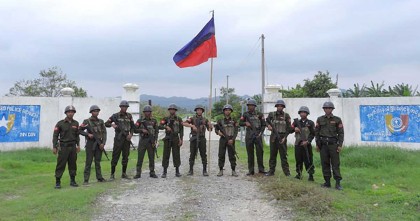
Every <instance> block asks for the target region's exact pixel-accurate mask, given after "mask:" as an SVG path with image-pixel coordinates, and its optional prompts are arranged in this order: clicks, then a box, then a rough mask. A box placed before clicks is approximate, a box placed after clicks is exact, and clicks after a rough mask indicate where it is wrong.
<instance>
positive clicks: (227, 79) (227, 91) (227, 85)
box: [226, 75, 229, 104]
mask: <svg viewBox="0 0 420 221" xmlns="http://www.w3.org/2000/svg"><path fill="white" fill-rule="evenodd" d="M226 104H229V75H226Z"/></svg>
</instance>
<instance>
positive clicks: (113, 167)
mask: <svg viewBox="0 0 420 221" xmlns="http://www.w3.org/2000/svg"><path fill="white" fill-rule="evenodd" d="M114 174H115V166H111V176H110V177H109V181H114V180H115V175H114Z"/></svg>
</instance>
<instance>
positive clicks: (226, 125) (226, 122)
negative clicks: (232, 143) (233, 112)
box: [222, 118, 235, 137]
mask: <svg viewBox="0 0 420 221" xmlns="http://www.w3.org/2000/svg"><path fill="white" fill-rule="evenodd" d="M222 127H223V130H224V131H225V133H226V134H225V135H226V136H227V137H233V135H234V133H235V121H234V120H232V119H226V118H225V119H223V120H222Z"/></svg>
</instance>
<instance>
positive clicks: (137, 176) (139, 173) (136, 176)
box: [133, 169, 141, 179]
mask: <svg viewBox="0 0 420 221" xmlns="http://www.w3.org/2000/svg"><path fill="white" fill-rule="evenodd" d="M140 177H141V169H138V170H137V172H136V175H135V176H134V177H133V179H138V178H140Z"/></svg>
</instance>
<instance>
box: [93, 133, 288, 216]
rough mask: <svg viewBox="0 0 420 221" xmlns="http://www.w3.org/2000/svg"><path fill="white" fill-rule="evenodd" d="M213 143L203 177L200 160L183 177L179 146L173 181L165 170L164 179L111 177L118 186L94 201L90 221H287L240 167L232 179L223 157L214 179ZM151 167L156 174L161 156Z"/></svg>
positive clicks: (184, 152) (184, 157) (184, 151)
mask: <svg viewBox="0 0 420 221" xmlns="http://www.w3.org/2000/svg"><path fill="white" fill-rule="evenodd" d="M217 145H218V144H217V141H212V142H211V146H212V149H211V151H212V152H211V160H210V172H209V173H210V176H208V177H203V176H202V173H201V172H202V164H201V160H200V157H198V160H196V164H195V167H194V169H195V170H194V176H187V175H186V173H187V171H188V169H189V165H188V157H189V143H188V142H185V143H184V145H183V147H182V148H181V162H182V166H181V173H182V177H180V178H177V177H175V168H173V167H170V168H168V176H167V178H166V179H162V178H160V176H159V178H158V179H153V178H150V177H149V176H148V175H149V171H143V173H142V178H140V179H138V180H128V181H126V180H121V179H120V178H117V180H116V181H114V182H120V183H121V185H120V188H119V189H116V190H115V189H113V190H110V191H109V192H108V193H107V194H104V195H103V196H101V197H100V198H99V199H98V201H97V202H98V203H97V205H95V206H96V211H97V214H96V215H95V216H94V217H95V220H290V219H292V212H291V209H290V208H288V207H287V206H285V205H282V203H281V202H278V201H277V200H275V199H273V198H272V197H270V196H268V195H267V194H265V193H263V192H262V191H261V190H259V187H258V183H257V182H256V181H255V180H254V179H255V178H250V177H247V176H246V175H245V174H246V172H247V171H246V169H245V167H244V166H243V165H239V166H238V168H237V172H238V173H239V176H238V177H233V176H231V170H230V164H229V161H228V159H226V164H225V171H224V176H222V177H217V176H216V174H217V172H218V167H217ZM131 163H135V162H131ZM171 164H172V163H171ZM171 164H170V165H171ZM145 167H147V165H145ZM156 168H157V173H158V175H160V173H161V172H162V167H161V158H160V159H159V160H158V162H157V163H156Z"/></svg>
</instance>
